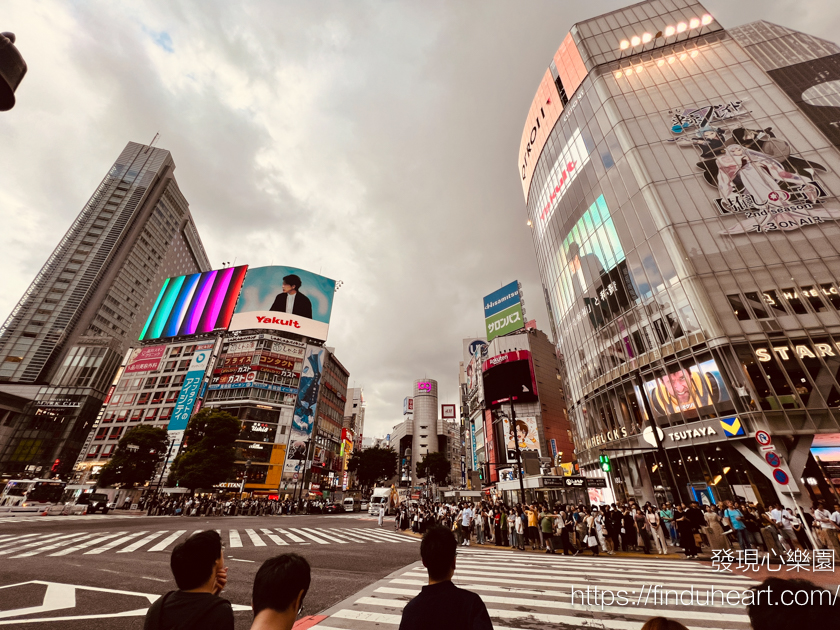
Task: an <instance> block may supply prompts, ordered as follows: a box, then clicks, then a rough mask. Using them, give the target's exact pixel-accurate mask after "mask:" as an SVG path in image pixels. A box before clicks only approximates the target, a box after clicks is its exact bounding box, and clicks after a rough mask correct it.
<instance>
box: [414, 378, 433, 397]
mask: <svg viewBox="0 0 840 630" xmlns="http://www.w3.org/2000/svg"><path fill="white" fill-rule="evenodd" d="M417 391H418V392H429V393H430V394H431V393H432V384H431V383H430V382H429V381H421V382H419V383H417Z"/></svg>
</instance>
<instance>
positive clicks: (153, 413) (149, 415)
mask: <svg viewBox="0 0 840 630" xmlns="http://www.w3.org/2000/svg"><path fill="white" fill-rule="evenodd" d="M157 414H158V409H157V408H152V409H146V417H145V418H144V420H145V421H146V422H150V421H151V420H154V419H155V418H157Z"/></svg>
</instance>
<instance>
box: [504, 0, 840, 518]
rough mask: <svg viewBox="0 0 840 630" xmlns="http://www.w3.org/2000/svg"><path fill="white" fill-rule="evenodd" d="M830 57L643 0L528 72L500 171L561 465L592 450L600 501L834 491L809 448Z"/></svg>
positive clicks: (836, 365)
mask: <svg viewBox="0 0 840 630" xmlns="http://www.w3.org/2000/svg"><path fill="white" fill-rule="evenodd" d="M837 52H840V51H838V48H837V47H836V46H835V45H833V44H831V43H829V42H825V41H822V40H818V39H817V38H813V37H810V36H806V35H803V34H801V33H796V32H794V31H790V30H789V29H784V28H782V27H776V26H774V25H767V24H766V23H759V24H757V25H748V26H747V27H741V28H740V29H735V30H734V31H727V30H725V29H724V28H723V27H722V26H721V25H720V24H718V22H717V21H716V19H715V18H714V17H713V16H712V15H710V14H709V13H708V11H707V10H706V9H705V8H704V7H703V6H702V5H701V4H700V3H698V2H693V1H690V0H651V1H649V2H642V3H639V4H636V5H633V6H630V7H627V8H625V9H622V10H620V11H616V12H613V13H609V14H606V15H602V16H599V17H596V18H594V19H591V20H588V21H585V22H582V23H579V24H576V25H575V26H574V27H572V29H571V31H570V33H569V34H568V35H567V36H566V37H565V39H564V40H563V42H562V43H561V45H560V48H559V49H558V51H557V53H556V54H555V56H554V59H553V60H552V61H551V64H550V67H549V69H548V70H547V71H546V72H545V75H544V77H543V80H542V82H541V83H540V86H539V88H538V91H537V94H536V96H535V97H534V100H533V102H532V105H531V107H530V111H529V114H528V118H527V120H526V123H525V128H524V131H523V136H522V142H521V148H520V152H519V156H518V163H517V171H518V174H519V176H520V178H521V181H522V186H523V193H524V195H525V200H526V204H527V214H528V224H529V226H530V229H531V230H532V234H533V240H534V247H535V251H536V255H537V260H538V265H539V269H540V274H541V278H542V283H543V287H544V290H545V294H546V302H547V307H548V310H549V313H550V318H551V321H552V327H553V330H554V333H555V338H556V339H557V340H558V345H557V352H558V356H559V358H560V362H561V368H562V372H563V379H564V383H565V389H566V395H567V403H568V411H569V416H570V419H571V421H572V422H573V424H574V427H575V429H576V452H577V457H578V460H579V462H580V464H581V466H582V468H583V469H584V471H594V470H598V469H599V455H600V454H602V453H603V452H605V451H602V449H611V450H610V451H608V453H609V454H610V456H611V459H612V471H611V474H610V475H609V477H610V479H609V481H610V484H611V486H612V487H611V490H612V492H613V493H614V494H615V495H616V498H617V499H619V500H623V499H626V498H629V497H634V498H636V499H637V500H641V501H645V500H654V499H660V500H661V499H663V498H665V497H668V498H672V499H677V500H680V499H681V500H689V499H691V500H699V501H703V502H717V501H720V500H724V499H728V498H733V497H735V496H739V497H744V498H746V499H748V500H758V501H762V502H765V503H766V502H770V501H773V502H775V501H777V500H781V501H783V502H786V501H789V498H788V497H789V496H790V495H791V493H792V495H793V496H794V497H795V498H798V499H800V500H801V502H806V501H808V499H809V498H811V497H815V496H821V495H822V496H830V493H831V492H832V490H831V488H830V486H829V485H828V484H829V481H827V480H826V479H825V478H824V477H822V476H821V475H819V471H818V469H817V463H816V462H815V461H814V457H813V455H812V454H811V450H810V449H811V446H812V443H813V440H814V435H815V434H835V433H838V432H840V414H838V406H840V374H838V372H840V313H838V311H840V294H838V281H840V250H838V247H840V245H838V243H840V229H838V224H837V221H838V220H840V202H838V199H837V193H838V192H840V178H838V175H837V173H838V168H840V155H838V153H837V148H836V144H837V143H836V139H835V138H833V136H832V135H831V130H832V129H833V127H832V126H831V125H830V124H828V122H827V121H829V120H830V118H831V114H832V112H831V109H832V108H833V107H836V105H837V103H834V102H833V101H832V100H831V99H832V98H833V99H836V97H834V96H832V90H830V89H826V88H825V86H820V85H818V83H820V79H819V76H823V77H826V76H828V78H829V79H830V78H832V77H831V75H826V74H824V73H823V74H822V75H819V72H815V71H814V67H813V66H814V64H815V63H817V62H814V61H813V60H817V61H818V62H819V63H817V65H819V64H822V65H826V64H828V65H827V67H828V68H829V69H833V68H835V66H836V62H835V61H834V57H833V55H835V54H836V53H837ZM783 59H787V61H782V60H783ZM793 64H800V66H802V65H803V64H804V66H807V67H809V68H810V74H809V73H808V72H805V71H803V70H802V69H801V68H800V69H799V70H797V68H796V67H795V66H794V65H793ZM808 64H811V65H810V66H808ZM820 67H822V66H820ZM818 70H819V68H818ZM825 80H826V79H825V78H823V79H822V81H825ZM808 81H810V84H808ZM826 107H827V109H826ZM809 108H810V109H809ZM834 113H836V112H834ZM837 119H840V117H838V118H835V120H837ZM834 133H836V132H834ZM758 430H762V431H767V432H768V433H769V435H770V436H771V441H772V444H773V445H774V447H775V448H776V452H777V453H778V454H779V455H780V456H781V459H782V464H781V466H780V467H779V469H780V470H781V471H782V472H781V473H778V472H776V476H777V477H778V478H781V479H784V477H787V478H788V479H789V483H788V484H787V485H782V484H779V483H778V482H777V481H775V480H774V477H773V475H774V472H775V470H776V469H775V468H774V467H773V466H771V465H769V464H768V463H767V462H766V461H765V459H764V457H763V453H762V452H761V451H760V449H759V448H758V444H757V442H756V440H755V439H754V434H755V432H756V431H758ZM613 449H615V450H613Z"/></svg>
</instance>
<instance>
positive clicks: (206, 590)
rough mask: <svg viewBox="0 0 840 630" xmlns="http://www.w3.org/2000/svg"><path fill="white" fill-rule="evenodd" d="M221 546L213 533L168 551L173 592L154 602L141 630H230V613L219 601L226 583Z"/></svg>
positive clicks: (231, 611)
mask: <svg viewBox="0 0 840 630" xmlns="http://www.w3.org/2000/svg"><path fill="white" fill-rule="evenodd" d="M223 554H224V546H223V545H222V538H221V536H219V533H218V532H217V531H215V530H208V531H206V532H199V533H197V534H193V535H192V536H190V537H189V538H187V540H185V541H184V542H182V543H181V544H179V545H178V546H176V547H175V549H173V550H172V557H171V558H170V560H169V566H170V568H171V569H172V575H173V576H175V583H176V584H177V585H178V590H177V591H170V592H168V593H167V594H166V595H164V596H163V597H161V598H160V599H158V600H157V601H156V602H155V603H154V604H152V606H151V607H150V608H149V612H147V613H146V622H145V624H144V625H143V630H171V629H174V628H177V629H178V630H199V629H200V630H233V609H232V608H231V606H230V602H229V601H227V600H226V599H222V598H221V597H219V596H218V595H219V593H221V592H222V589H223V588H224V587H225V584H226V583H227V568H226V567H225V559H224V555H223Z"/></svg>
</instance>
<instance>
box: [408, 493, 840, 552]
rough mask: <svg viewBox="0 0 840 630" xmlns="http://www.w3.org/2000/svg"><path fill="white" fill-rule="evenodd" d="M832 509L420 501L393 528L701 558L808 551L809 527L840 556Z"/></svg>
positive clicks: (569, 548) (512, 543) (522, 545)
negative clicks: (442, 529) (720, 554)
mask: <svg viewBox="0 0 840 630" xmlns="http://www.w3.org/2000/svg"><path fill="white" fill-rule="evenodd" d="M833 507H834V510H833V511H830V510H828V509H827V508H826V507H825V506H824V505H823V503H822V502H818V503H815V504H814V506H813V508H812V510H811V511H810V512H808V511H804V510H803V516H804V520H805V523H804V524H803V522H802V519H800V518H799V516H798V515H797V514H796V513H794V511H793V510H792V509H791V508H783V507H782V506H781V505H772V506H770V507H769V508H765V507H763V506H761V505H757V504H747V503H746V502H735V501H726V502H724V503H721V504H718V505H705V506H702V507H701V505H700V504H699V503H697V502H690V503H688V504H685V503H670V502H664V503H662V504H660V505H653V504H652V503H650V502H648V503H645V504H644V505H638V504H637V503H636V502H635V501H632V500H631V501H629V502H628V503H626V504H622V505H618V504H615V503H613V504H611V505H604V506H601V507H598V506H591V507H586V506H583V505H577V506H574V505H562V504H556V505H554V506H553V507H551V506H549V505H548V504H547V503H544V502H537V503H532V504H530V505H522V504H519V503H517V504H515V505H511V506H509V505H505V504H504V503H502V502H501V501H499V500H496V501H494V502H491V501H480V502H478V503H472V502H460V503H457V504H456V503H449V504H447V503H444V502H434V503H433V502H428V501H421V502H415V503H412V504H411V505H402V506H400V508H399V510H398V512H397V515H396V519H395V528H397V529H400V530H408V529H410V530H411V531H413V532H415V533H417V534H421V535H422V534H424V533H425V532H426V531H427V530H428V529H429V528H430V527H432V526H434V525H441V526H444V527H447V528H449V529H450V530H452V531H453V532H454V534H455V536H456V538H457V540H458V543H459V544H460V545H463V546H469V545H470V543H471V542H475V543H477V544H479V545H484V544H492V545H496V546H497V547H508V548H510V549H519V550H524V549H526V548H527V547H529V546H530V548H531V549H532V550H535V549H540V550H544V551H545V553H556V552H557V551H562V552H563V553H564V554H565V555H578V554H580V553H584V552H589V553H591V554H592V555H599V554H601V553H604V554H607V555H613V554H615V553H616V552H619V551H635V552H640V553H645V554H656V555H664V554H667V553H669V550H670V548H676V550H677V551H681V552H682V553H684V554H685V556H686V557H687V558H689V559H696V558H697V557H698V556H699V554H700V552H701V549H702V548H703V547H706V548H708V549H709V550H710V551H714V550H731V549H734V548H736V546H737V548H740V549H759V550H762V551H764V552H768V553H771V552H772V553H775V554H777V555H779V556H781V555H783V554H784V553H785V552H787V551H792V550H794V549H803V550H809V549H812V548H813V544H812V543H811V540H810V539H809V537H808V535H807V532H806V526H807V528H808V529H810V530H811V531H812V532H813V533H814V535H815V537H816V540H817V544H818V546H819V547H821V548H825V549H834V551H835V556H840V505H835V506H833Z"/></svg>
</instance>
